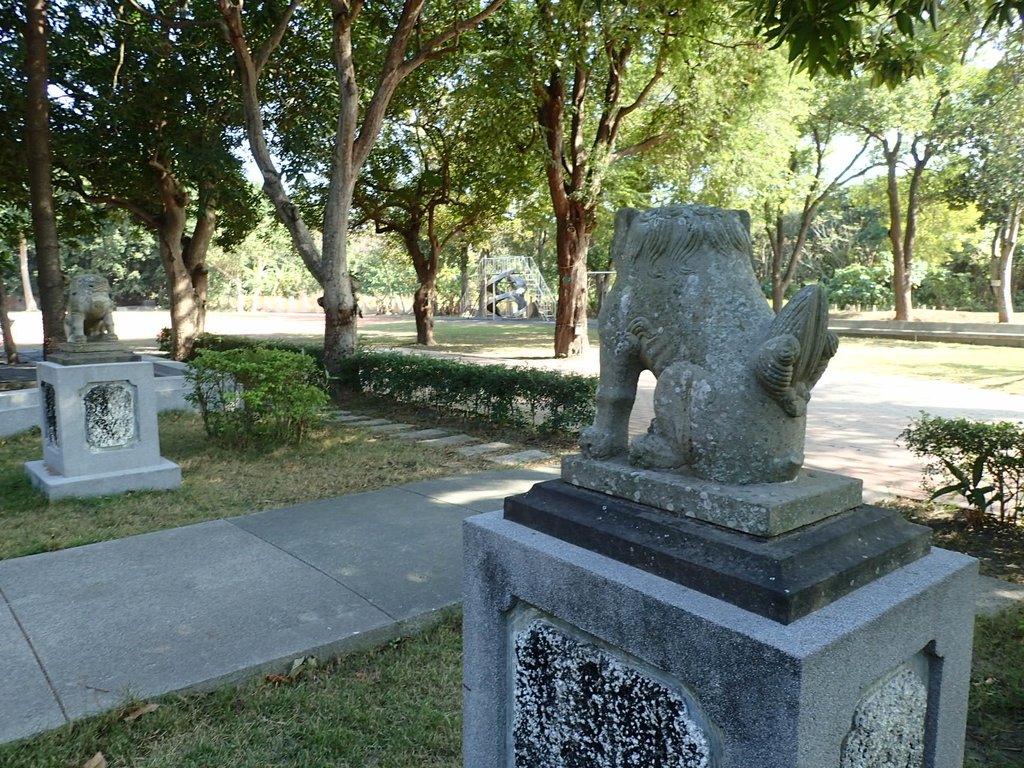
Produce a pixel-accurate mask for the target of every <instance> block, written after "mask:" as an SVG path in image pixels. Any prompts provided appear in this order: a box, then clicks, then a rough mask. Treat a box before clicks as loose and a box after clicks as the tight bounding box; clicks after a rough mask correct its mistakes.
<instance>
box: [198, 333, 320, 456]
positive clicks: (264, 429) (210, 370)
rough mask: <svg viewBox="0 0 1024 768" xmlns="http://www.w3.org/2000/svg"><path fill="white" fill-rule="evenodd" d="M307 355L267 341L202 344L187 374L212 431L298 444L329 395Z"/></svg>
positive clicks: (262, 442) (224, 437)
mask: <svg viewBox="0 0 1024 768" xmlns="http://www.w3.org/2000/svg"><path fill="white" fill-rule="evenodd" d="M319 370H320V369H319V368H318V366H317V364H316V361H315V360H314V359H313V358H312V357H309V356H307V355H302V354H297V353H295V352H289V351H287V350H282V349H268V348H266V347H258V346H254V347H240V348H236V349H229V350H225V351H223V352H218V351H216V350H212V349H203V350H200V351H199V353H198V354H197V355H196V357H195V359H194V360H193V361H192V364H191V366H190V367H189V369H188V371H187V372H186V374H185V376H186V379H187V380H188V382H189V383H190V384H191V385H192V391H191V392H190V393H188V394H187V395H186V399H187V400H188V401H189V402H190V403H192V404H194V405H196V406H198V408H199V412H200V414H201V415H202V417H203V424H204V426H205V427H206V432H207V434H209V435H210V437H212V438H214V439H216V440H220V441H223V442H225V443H227V444H230V445H234V446H237V447H243V448H244V447H250V446H269V447H273V446H275V445H277V444H279V443H282V442H287V443H291V444H298V443H299V442H301V440H302V438H303V436H304V434H305V433H306V431H307V430H308V429H309V427H310V426H311V425H313V424H315V423H316V422H317V421H318V420H319V419H320V417H321V416H322V413H323V410H324V408H325V407H326V406H327V403H328V398H327V394H326V392H325V391H324V390H323V388H322V387H321V386H318V384H319V383H320V382H318V372H319Z"/></svg>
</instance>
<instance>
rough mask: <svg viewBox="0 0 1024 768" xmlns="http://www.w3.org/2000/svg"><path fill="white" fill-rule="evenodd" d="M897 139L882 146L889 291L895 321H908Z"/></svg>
mask: <svg viewBox="0 0 1024 768" xmlns="http://www.w3.org/2000/svg"><path fill="white" fill-rule="evenodd" d="M899 146H900V140H899V139H897V140H896V143H895V145H894V146H892V147H891V148H890V146H889V145H888V143H886V144H884V145H883V150H882V151H883V154H884V155H885V165H886V173H887V175H886V188H885V189H886V197H887V200H888V203H889V245H890V247H891V248H892V294H893V301H894V302H895V306H896V314H895V317H894V318H893V319H895V320H909V319H910V308H911V296H910V269H909V263H908V260H907V255H906V254H905V252H904V243H905V239H904V233H903V209H902V208H901V206H900V188H899V179H898V178H897V176H896V171H897V169H898V161H899Z"/></svg>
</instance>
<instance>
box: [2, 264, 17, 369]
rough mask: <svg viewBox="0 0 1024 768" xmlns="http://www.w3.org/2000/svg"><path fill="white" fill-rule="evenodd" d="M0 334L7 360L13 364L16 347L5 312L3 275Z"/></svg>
mask: <svg viewBox="0 0 1024 768" xmlns="http://www.w3.org/2000/svg"><path fill="white" fill-rule="evenodd" d="M0 335H2V338H3V341H4V353H5V354H6V355H7V362H8V363H10V364H11V365H15V364H16V363H18V362H19V360H18V347H17V345H15V343H14V333H13V332H12V331H11V317H10V315H8V314H7V286H6V285H5V284H4V278H3V275H0Z"/></svg>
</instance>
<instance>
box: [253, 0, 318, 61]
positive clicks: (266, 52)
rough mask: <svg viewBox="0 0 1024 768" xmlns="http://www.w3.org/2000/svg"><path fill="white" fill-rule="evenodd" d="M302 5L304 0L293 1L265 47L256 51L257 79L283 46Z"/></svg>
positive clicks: (264, 42) (265, 43)
mask: <svg viewBox="0 0 1024 768" xmlns="http://www.w3.org/2000/svg"><path fill="white" fill-rule="evenodd" d="M239 1H241V0H239ZM300 5H302V0H292V2H291V4H290V5H289V6H288V7H287V8H285V11H284V13H283V14H282V15H281V18H280V19H278V20H277V24H275V25H274V31H273V32H271V33H270V37H268V38H267V39H266V40H264V41H263V45H261V46H260V47H259V50H258V51H256V58H255V60H254V61H253V67H254V68H255V70H256V77H257V78H259V76H260V74H261V73H262V72H263V68H264V67H265V66H266V65H267V61H269V59H270V54H272V53H273V52H274V51H276V50H277V48H278V46H280V45H281V41H282V40H284V35H285V32H287V31H288V25H289V24H290V23H291V20H292V16H294V15H295V11H297V10H298V8H299V6H300Z"/></svg>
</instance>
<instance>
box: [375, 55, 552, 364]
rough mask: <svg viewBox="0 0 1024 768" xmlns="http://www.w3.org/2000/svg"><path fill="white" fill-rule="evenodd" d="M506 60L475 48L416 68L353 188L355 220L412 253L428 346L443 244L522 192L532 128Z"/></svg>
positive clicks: (419, 334) (419, 319)
mask: <svg viewBox="0 0 1024 768" xmlns="http://www.w3.org/2000/svg"><path fill="white" fill-rule="evenodd" d="M495 47H498V46H497V44H496V42H495ZM506 64H507V61H505V60H504V58H503V57H495V56H491V55H483V56H481V55H480V52H479V51H477V52H471V55H464V56H462V57H460V58H459V60H456V59H454V58H449V59H447V60H445V61H444V62H443V66H437V65H434V66H431V67H430V68H429V69H428V68H427V67H424V68H422V69H421V70H420V71H419V72H418V73H417V74H416V75H415V76H414V77H413V78H410V80H409V81H408V82H407V87H406V88H405V89H404V92H403V93H401V94H399V95H398V96H397V97H396V103H395V106H396V109H395V110H394V117H393V118H392V119H391V120H390V121H389V122H388V125H387V126H386V127H385V129H384V130H383V131H382V133H381V137H380V139H379V141H378V144H377V147H376V148H375V150H374V152H373V153H371V155H370V157H369V159H368V160H367V164H366V166H365V167H364V171H363V179H362V182H361V183H360V184H359V186H358V187H357V188H356V195H355V202H356V208H357V210H358V215H359V218H360V219H365V220H368V221H371V222H373V224H374V225H375V227H376V230H377V232H378V233H384V232H389V233H393V234H394V235H396V236H397V237H398V238H399V239H400V240H401V242H402V243H403V245H404V246H405V248H406V251H407V252H408V254H409V256H410V258H411V259H412V263H413V267H414V268H415V270H416V277H417V280H418V281H419V285H418V286H417V288H416V293H415V295H414V297H413V314H414V316H415V318H416V341H417V343H418V344H424V345H430V344H433V343H434V302H435V298H436V294H437V277H438V270H439V267H440V264H441V254H442V251H443V250H444V249H446V248H447V247H448V246H449V245H450V244H451V243H453V242H454V240H455V239H456V238H459V237H461V236H463V235H464V234H465V233H466V232H467V231H468V230H472V229H473V228H475V227H479V226H480V225H481V224H482V223H484V222H489V221H490V220H493V219H494V218H496V217H498V216H500V215H501V214H503V213H504V212H505V211H506V210H507V208H508V207H509V204H510V202H511V201H512V200H513V199H514V198H515V197H516V196H517V195H525V194H526V193H527V191H528V185H529V183H530V181H531V178H530V176H529V175H528V174H529V171H531V170H532V163H531V162H530V160H531V158H530V157H529V154H528V153H527V152H526V151H525V150H526V148H527V145H528V144H529V139H530V133H531V128H532V126H531V125H530V124H529V123H528V122H526V121H524V120H521V119H519V117H520V115H521V114H522V113H521V112H520V113H518V114H517V112H516V110H515V106H517V102H519V101H520V99H519V98H518V97H517V96H518V95H517V94H515V93H514V92H513V89H514V86H515V81H514V79H513V78H511V77H509V76H508V75H509V73H508V72H507V71H504V70H505V66H506ZM517 134H518V135H517ZM496 136H501V137H502V140H501V141H499V142H495V140H494V138H495V137H496ZM466 253H467V251H466V249H465V248H463V249H462V255H464V256H465V255H466ZM467 267H468V265H467Z"/></svg>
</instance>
